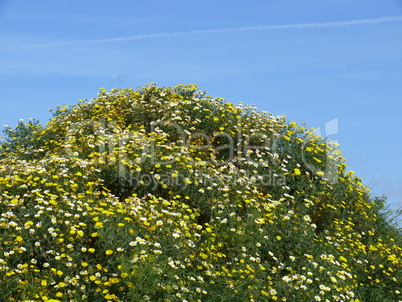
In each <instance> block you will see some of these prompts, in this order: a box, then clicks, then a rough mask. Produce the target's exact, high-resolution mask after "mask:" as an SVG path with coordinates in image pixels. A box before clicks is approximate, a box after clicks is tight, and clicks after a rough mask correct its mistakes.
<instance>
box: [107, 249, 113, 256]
mask: <svg viewBox="0 0 402 302" xmlns="http://www.w3.org/2000/svg"><path fill="white" fill-rule="evenodd" d="M105 253H106V255H111V254H113V251H112V250H107V251H106V252H105Z"/></svg>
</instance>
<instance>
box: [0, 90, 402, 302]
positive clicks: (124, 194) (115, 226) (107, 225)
mask: <svg viewBox="0 0 402 302" xmlns="http://www.w3.org/2000/svg"><path fill="white" fill-rule="evenodd" d="M0 163H1V165H0V213H1V218H0V234H1V240H0V251H1V253H0V280H1V281H0V285H1V286H0V294H1V297H2V299H3V300H5V301H90V300H92V301H306V302H307V301H308V302H310V301H355V302H358V301H370V302H371V301H401V300H402V298H401V293H400V288H401V284H400V282H401V280H402V260H401V257H400V255H401V252H402V236H401V232H400V230H398V229H397V228H396V226H395V225H393V224H391V223H390V221H389V219H388V213H389V212H388V211H387V210H386V209H385V208H384V204H385V199H384V198H373V197H371V196H370V194H369V192H368V190H367V189H366V188H365V187H364V186H363V185H362V183H361V179H359V178H358V177H356V176H354V173H353V172H348V171H347V170H346V164H345V160H344V159H343V158H342V157H341V156H340V155H339V151H338V150H337V149H336V146H334V145H333V144H332V143H331V142H330V141H328V140H326V139H324V138H322V137H319V136H317V135H314V134H313V132H312V131H310V130H309V129H306V128H305V127H304V126H301V125H298V124H296V123H293V122H287V121H286V120H285V118H284V117H283V116H282V117H274V116H272V115H270V114H269V113H267V112H263V111H260V110H257V109H256V108H254V107H251V106H244V105H242V104H240V105H238V106H235V105H233V104H231V103H228V102H225V101H224V100H223V99H220V98H212V97H210V96H208V95H207V94H206V93H205V92H201V91H198V90H197V87H196V86H195V85H189V86H185V85H178V86H176V87H173V88H172V87H157V86H156V85H154V84H151V85H148V86H146V87H143V88H139V89H138V90H133V89H131V88H129V89H120V90H119V89H114V90H112V91H110V92H107V91H105V90H104V89H101V91H100V92H99V94H98V96H97V98H95V99H93V100H90V101H79V102H78V103H77V104H76V105H72V106H69V107H67V106H63V107H62V106H59V107H58V108H57V110H56V112H55V113H54V116H53V118H52V119H51V120H50V121H49V122H48V123H47V124H46V126H44V127H42V126H40V125H39V123H38V122H36V121H31V122H29V123H28V124H25V123H22V122H21V123H20V124H19V125H18V126H17V127H16V128H15V129H11V128H7V129H6V140H5V141H4V142H3V144H2V155H1V158H0Z"/></svg>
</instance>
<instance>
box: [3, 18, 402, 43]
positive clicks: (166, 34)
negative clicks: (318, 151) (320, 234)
mask: <svg viewBox="0 0 402 302" xmlns="http://www.w3.org/2000/svg"><path fill="white" fill-rule="evenodd" d="M401 21H402V16H394V17H381V18H372V19H359V20H350V21H336V22H323V23H301V24H284V25H263V26H245V27H231V28H221V29H204V30H193V31H181V32H171V33H169V32H161V33H154V34H139V35H134V36H127V37H119V38H111V39H97V40H81V41H80V40H76V41H74V40H72V41H61V42H54V43H44V44H32V45H25V46H14V47H1V48H0V50H17V49H27V48H47V47H56V46H65V45H77V44H98V43H115V42H123V41H130V40H141V39H150V38H158V37H171V36H183V35H194V34H219V33H229V32H245V31H264V30H287V29H300V28H327V27H344V26H354V25H365V24H379V23H386V22H401Z"/></svg>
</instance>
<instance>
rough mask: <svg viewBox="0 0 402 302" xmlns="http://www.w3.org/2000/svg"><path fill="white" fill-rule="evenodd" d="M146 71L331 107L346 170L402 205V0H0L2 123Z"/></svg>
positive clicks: (324, 115) (315, 108) (311, 121)
mask: <svg viewBox="0 0 402 302" xmlns="http://www.w3.org/2000/svg"><path fill="white" fill-rule="evenodd" d="M150 82H156V83H157V84H158V85H160V86H168V85H176V84H190V83H191V84H197V85H198V86H199V88H200V89H201V90H206V91H207V92H208V93H209V94H210V95H212V96H216V97H218V96H219V97H223V98H225V99H226V100H227V101H230V102H233V103H237V102H239V101H240V102H243V103H246V104H255V105H256V106H257V107H258V108H260V109H263V110H265V111H269V112H271V113H272V114H274V115H286V116H287V119H288V120H289V121H295V122H298V123H303V122H305V123H307V125H308V126H309V127H320V128H321V129H322V130H324V129H325V124H326V123H327V122H329V121H331V120H333V119H335V118H338V125H339V128H338V131H337V133H336V134H333V135H331V136H330V138H332V139H336V140H338V141H339V143H340V145H341V146H340V149H341V150H342V154H343V156H344V157H346V159H347V164H348V169H350V170H353V171H355V172H356V174H357V176H359V177H362V178H363V180H364V183H365V184H366V185H367V186H369V187H370V188H371V189H372V192H373V194H377V195H383V194H385V195H387V196H388V202H389V203H390V204H391V205H392V207H393V208H395V209H396V208H402V172H401V171H402V160H401V156H402V134H401V130H402V103H401V97H402V84H401V83H402V2H401V1H399V0H381V1H380V0H348V1H346V0H337V1H335V0H334V1H331V0H326V1H322V0H314V1H313V0H306V1H304V0H285V1H267V0H264V1H248V2H246V1H236V0H231V1H228V0H214V1H210V0H202V1H201V0H193V1H188V0H186V1H184V0H170V1H166V0H163V1H162V0H159V1H133V0H131V1H129V0H125V1H110V0H109V1H103V0H97V1H93V0H87V1H74V0H68V1H65V0H58V1H50V0H49V1H43V0H37V1H31V0H24V1H23V0H0V89H1V91H2V94H1V96H0V105H1V110H0V126H1V125H10V126H15V125H16V123H17V122H18V120H19V119H25V120H26V119H28V118H30V117H31V118H36V119H39V120H40V121H41V122H42V123H45V122H46V121H47V120H48V119H49V118H50V116H51V115H50V113H49V109H51V108H54V107H55V106H56V105H57V104H63V103H66V104H73V103H76V102H77V101H78V100H79V99H84V98H89V99H90V98H93V97H95V96H96V94H97V92H98V91H99V88H101V87H105V88H107V89H111V88H114V87H117V88H120V87H129V86H130V85H131V86H133V87H138V86H144V85H145V84H147V83H150ZM323 134H325V133H323Z"/></svg>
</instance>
